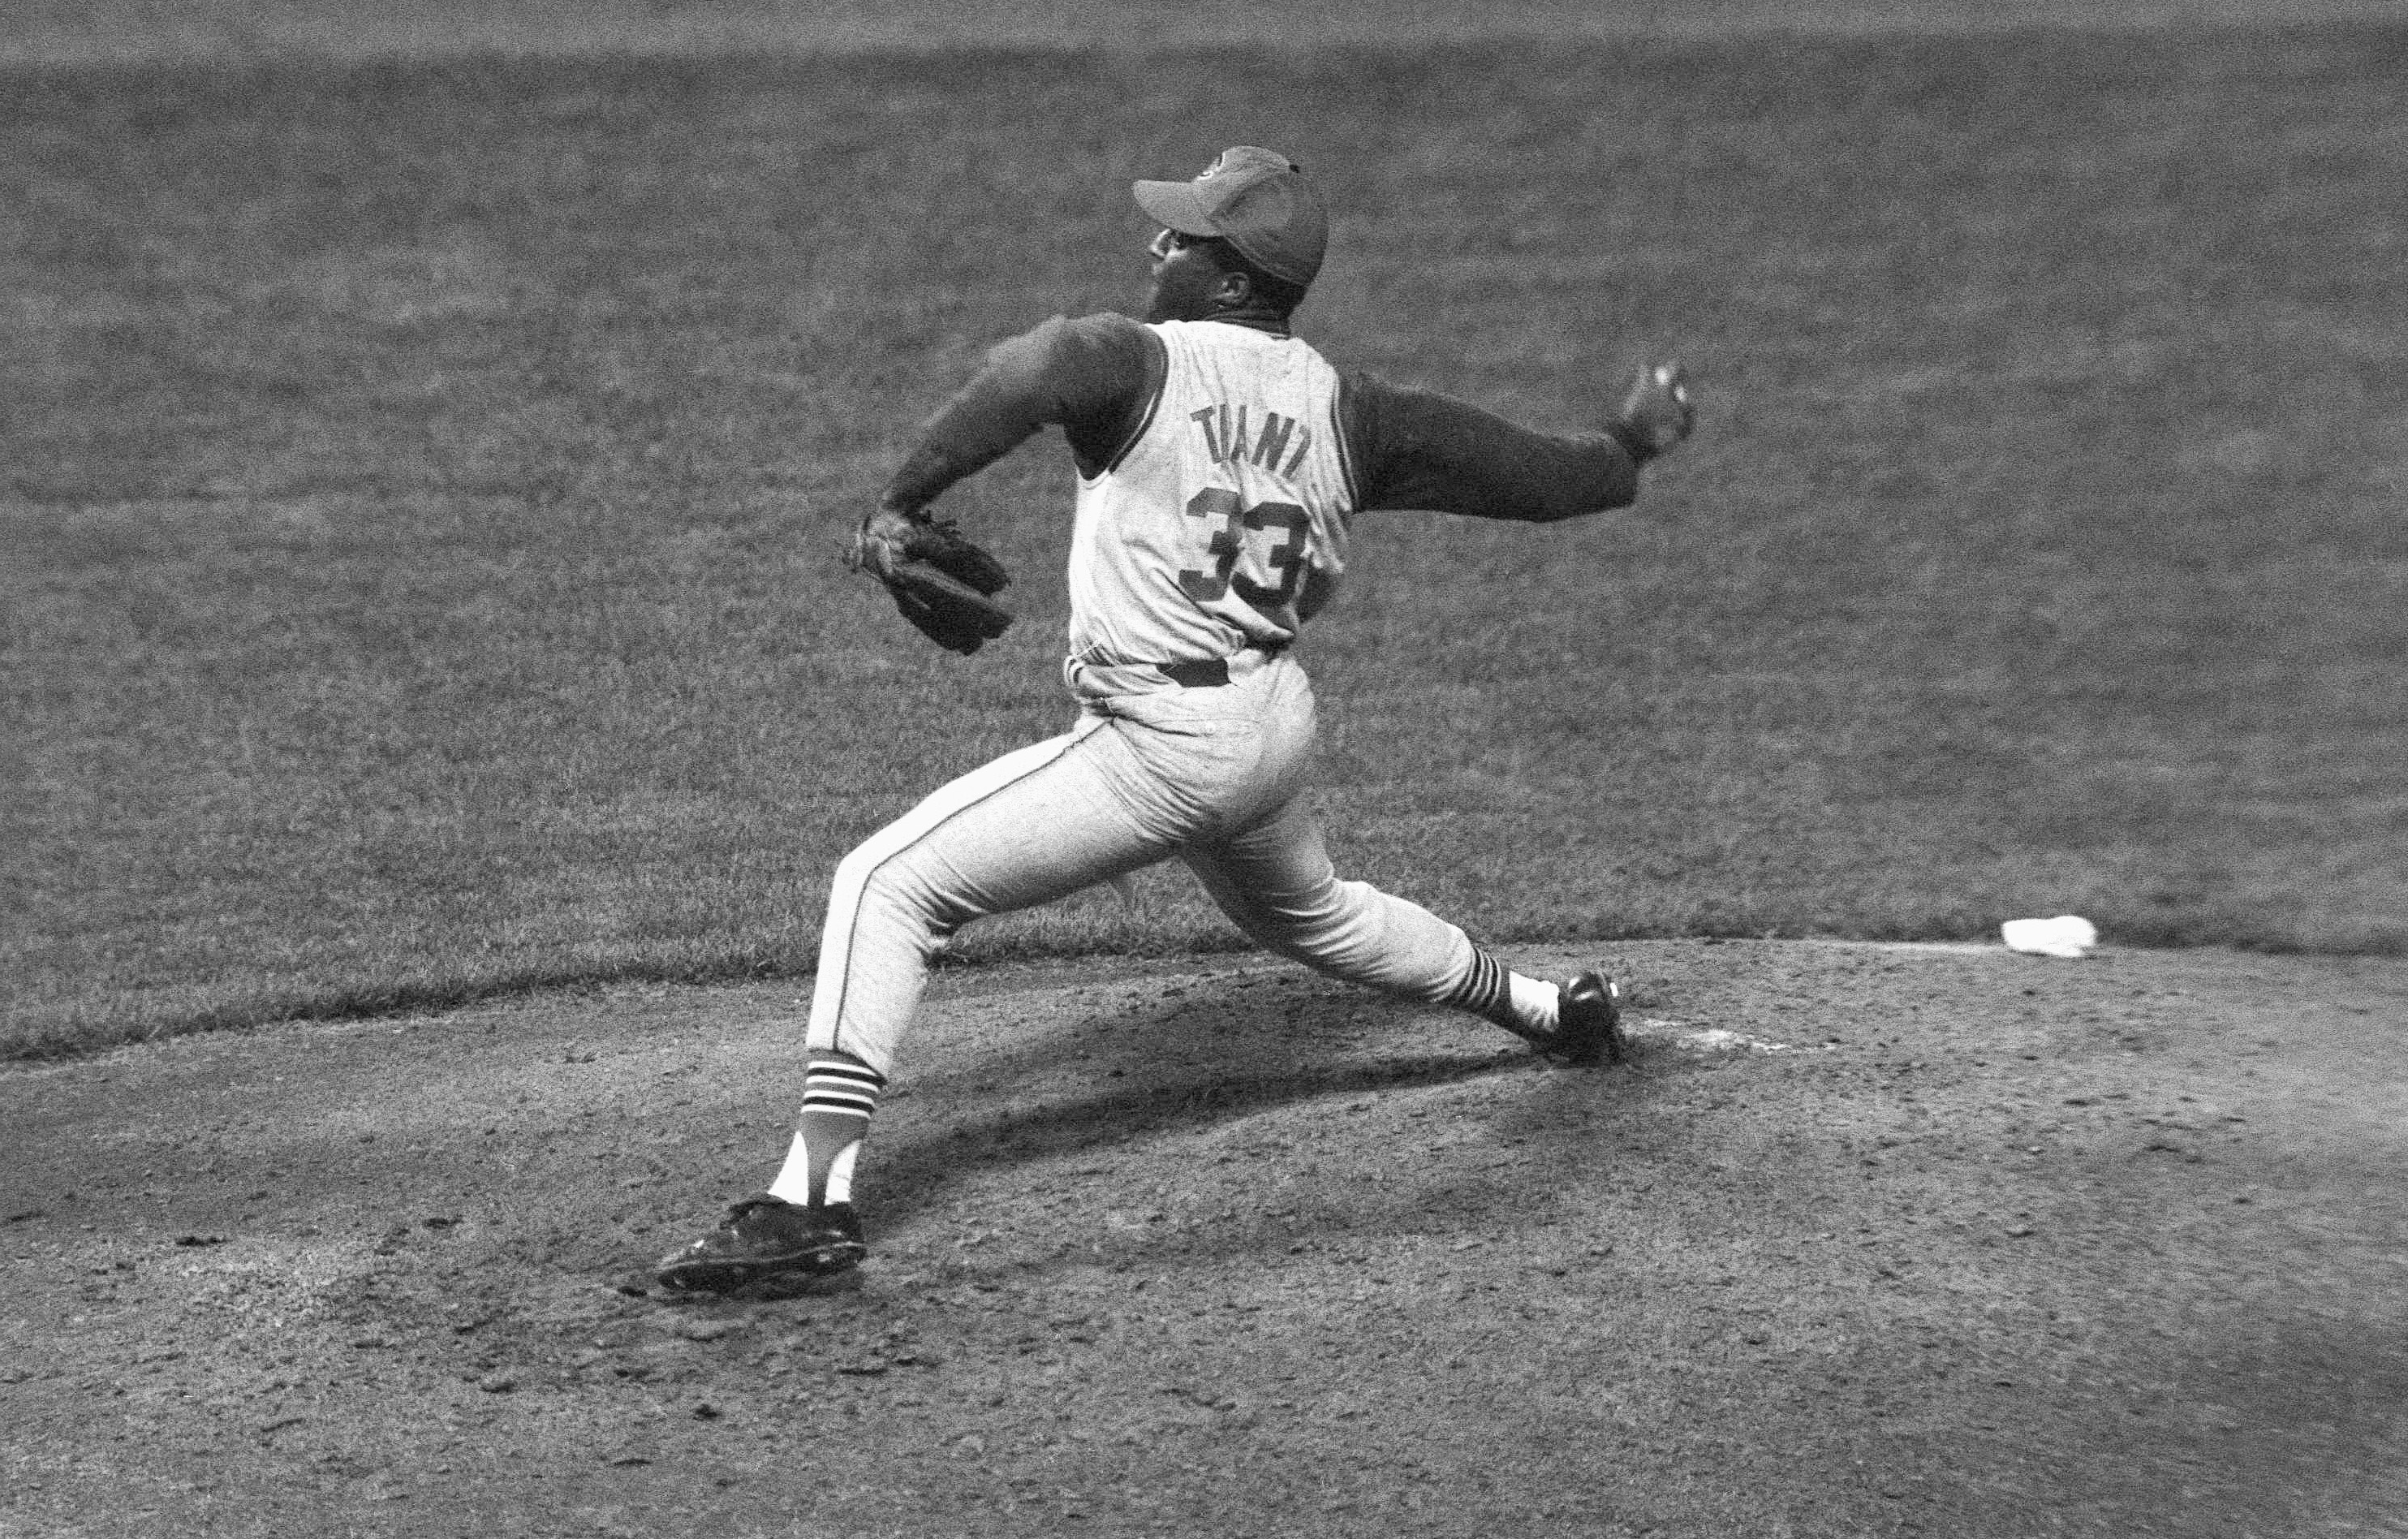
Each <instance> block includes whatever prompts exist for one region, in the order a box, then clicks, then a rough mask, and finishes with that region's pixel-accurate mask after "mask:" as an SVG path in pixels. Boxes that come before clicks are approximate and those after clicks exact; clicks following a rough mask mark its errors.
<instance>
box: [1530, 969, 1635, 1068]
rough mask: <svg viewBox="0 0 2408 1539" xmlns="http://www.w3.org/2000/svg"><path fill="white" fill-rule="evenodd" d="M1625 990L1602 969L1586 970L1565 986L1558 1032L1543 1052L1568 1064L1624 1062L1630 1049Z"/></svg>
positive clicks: (1557, 1020) (1541, 1050) (1558, 1013)
mask: <svg viewBox="0 0 2408 1539" xmlns="http://www.w3.org/2000/svg"><path fill="white" fill-rule="evenodd" d="M1621 997H1622V990H1621V989H1619V988H1617V987H1615V986H1614V983H1613V979H1611V978H1609V977H1607V976H1606V975H1605V974H1604V973H1602V972H1584V973H1582V974H1581V975H1580V976H1579V977H1577V978H1574V979H1573V980H1572V981H1571V982H1570V983H1568V984H1566V985H1564V993H1563V1003H1562V1005H1561V1006H1560V1007H1559V1008H1558V1012H1557V1014H1556V1017H1555V1035H1554V1036H1553V1037H1551V1038H1549V1039H1548V1040H1546V1041H1545V1042H1542V1043H1539V1051H1540V1052H1541V1053H1544V1054H1546V1055H1547V1056H1548V1057H1557V1058H1561V1059H1563V1060H1564V1061H1565V1062H1566V1063H1572V1064H1582V1065H1586V1064H1594V1063H1620V1062H1621V1061H1622V1060H1623V1059H1624V1057H1627V1055H1628V1053H1629V1051H1630V1044H1629V1042H1628V1041H1627V1039H1626V1038H1625V1037H1624V1036H1623V1035H1622V1010H1621V1007H1620V1006H1619V1005H1617V1004H1616V1003H1615V1002H1614V1001H1615V1000H1619V999H1620V998H1621Z"/></svg>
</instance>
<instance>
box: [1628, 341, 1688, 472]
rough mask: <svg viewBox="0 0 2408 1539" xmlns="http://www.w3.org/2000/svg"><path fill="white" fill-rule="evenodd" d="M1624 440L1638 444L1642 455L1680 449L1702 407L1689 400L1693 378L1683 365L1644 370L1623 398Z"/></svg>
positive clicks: (1640, 455)
mask: <svg viewBox="0 0 2408 1539" xmlns="http://www.w3.org/2000/svg"><path fill="white" fill-rule="evenodd" d="M1619 421H1620V423H1621V425H1622V427H1623V428H1624V430H1625V432H1624V435H1623V437H1624V441H1626V442H1628V443H1632V444H1634V445H1635V446H1636V449H1637V453H1638V457H1639V458H1641V459H1653V458H1655V457H1656V455H1658V454H1661V453H1666V452H1667V451H1669V450H1671V449H1675V448H1678V447H1679V446H1680V443H1681V440H1682V439H1685V438H1687V437H1688V436H1689V430H1690V429H1691V428H1693V427H1695V426H1696V425H1697V424H1698V409H1697V407H1696V406H1695V405H1694V404H1692V403H1691V401H1690V399H1689V377H1688V375H1687V373H1686V372H1685V371H1684V370H1683V368H1682V367H1681V366H1680V365H1679V364H1675V363H1662V364H1656V365H1655V366H1653V367H1649V368H1645V369H1642V370H1641V371H1640V375H1639V381H1638V382H1637V383H1636V384H1633V385H1632V386H1631V387H1630V394H1629V395H1627V396H1624V397H1623V398H1622V415H1621V417H1620V419H1619Z"/></svg>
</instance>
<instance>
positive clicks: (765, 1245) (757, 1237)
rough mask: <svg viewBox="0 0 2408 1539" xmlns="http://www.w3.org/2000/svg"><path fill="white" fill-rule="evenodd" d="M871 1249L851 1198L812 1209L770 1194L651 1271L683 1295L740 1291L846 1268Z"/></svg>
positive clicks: (730, 1214)
mask: <svg viewBox="0 0 2408 1539" xmlns="http://www.w3.org/2000/svg"><path fill="white" fill-rule="evenodd" d="M868 1254H869V1247H868V1246H867V1244H863V1243H862V1238H861V1219H860V1218H859V1217H858V1216H857V1215H855V1214H854V1213H853V1204H852V1203H850V1202H831V1203H829V1204H828V1205H827V1206H825V1207H823V1208H807V1207H804V1206H802V1205H800V1204H799V1203H795V1202H789V1201H785V1200H784V1199H783V1198H778V1197H772V1196H770V1195H769V1194H768V1193H767V1192H763V1193H761V1194H760V1195H759V1196H757V1197H748V1198H746V1199H745V1200H744V1201H741V1202H738V1203H737V1204H736V1205H735V1206H734V1207H732V1208H729V1209H728V1210H727V1220H726V1222H724V1223H723V1224H721V1225H720V1226H719V1227H718V1228H717V1229H715V1230H711V1231H710V1233H709V1234H706V1235H704V1236H703V1237H702V1238H701V1239H699V1240H696V1241H695V1243H694V1244H690V1245H688V1246H686V1247H685V1248H684V1249H683V1250H680V1251H673V1252H671V1253H670V1254H668V1255H667V1256H664V1257H662V1258H661V1259H660V1264H659V1265H658V1266H657V1267H655V1268H654V1269H653V1273H652V1274H653V1276H654V1277H655V1278H656V1279H657V1280H658V1281H659V1283H660V1285H661V1286H662V1287H668V1288H675V1289H677V1290H678V1291H679V1292H681V1293H740V1292H743V1291H745V1290H747V1289H750V1288H753V1287H757V1286H759V1285H761V1284H764V1283H781V1282H800V1281H808V1280H809V1279H810V1278H814V1277H827V1276H833V1275H834V1274H835V1273H839V1272H849V1271H851V1270H852V1269H853V1268H854V1267H855V1266H858V1265H859V1264H860V1263H861V1259H862V1258H863V1257H865V1256H867V1255H868Z"/></svg>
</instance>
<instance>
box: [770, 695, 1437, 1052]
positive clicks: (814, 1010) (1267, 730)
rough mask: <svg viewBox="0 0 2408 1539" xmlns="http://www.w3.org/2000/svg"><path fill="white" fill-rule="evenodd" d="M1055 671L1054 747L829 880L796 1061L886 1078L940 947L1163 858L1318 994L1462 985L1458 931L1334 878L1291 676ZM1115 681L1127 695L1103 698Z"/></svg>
mask: <svg viewBox="0 0 2408 1539" xmlns="http://www.w3.org/2000/svg"><path fill="white" fill-rule="evenodd" d="M1069 672H1070V674H1071V679H1072V683H1073V687H1074V688H1076V689H1078V690H1079V692H1080V693H1081V695H1082V710H1081V712H1080V716H1079V720H1078V723H1077V725H1076V726H1073V727H1072V728H1071V729H1070V730H1069V731H1068V732H1067V733H1065V734H1064V735H1062V736H1061V737H1058V738H1054V739H1052V740H1050V741H1045V742H1040V743H1035V744H1032V745H1031V746H1029V747H1027V748H1024V749H1021V750H1019V751H1018V752H1016V753H1011V754H1007V755H1004V756H1003V757H1001V758H999V759H996V761H995V762H993V763H991V764H988V765H986V766H984V767H982V768H981V769H974V770H972V771H970V772H969V773H968V774H967V775H964V776H962V777H961V778H960V779H958V780H956V781H954V782H953V783H952V784H948V785H946V786H944V787H943V788H941V789H939V790H938V791H937V792H935V793H934V794H933V795H931V796H930V797H928V798H927V799H926V800H925V801H923V802H921V803H920V804H919V805H918V806H917V807H915V808H913V809H912V810H911V811H910V812H909V813H905V814H904V815H903V816H902V817H900V818H898V819H896V821H895V822H894V823H892V824H889V825H888V826H887V827H884V828H882V829H881V830H880V831H879V832H878V833H876V834H874V835H872V836H871V837H870V838H869V839H868V840H867V841H865V842H864V843H863V844H862V845H861V847H860V848H858V849H856V850H854V851H853V853H852V854H851V855H849V856H846V857H845V858H844V860H843V861H842V862H841V863H840V864H839V866H838V867H837V872H836V881H835V885H834V886H833V888H832V889H831V891H830V892H829V894H828V912H827V923H826V928H825V929H824V932H823V933H822V936H821V940H820V957H819V976H818V980H817V983H816V984H815V985H814V986H813V990H812V995H811V1014H810V1035H809V1039H808V1044H809V1046H810V1049H811V1050H813V1051H816V1052H826V1051H839V1052H844V1053H849V1054H852V1055H853V1057H858V1058H860V1059H861V1060H862V1061H863V1062H865V1063H867V1064H868V1065H869V1066H870V1067H871V1068H872V1069H874V1070H876V1071H877V1072H879V1073H881V1074H888V1073H891V1072H893V1065H894V1058H895V1051H896V1044H897V1043H899V1042H900V1040H901V1038H902V1035H903V1031H904V1028H905V1027H906V1026H908V1025H909V1024H910V1019H911V1015H912V1013H913V1012H914V1011H915V1010H916V1009H917V1008H918V1006H919V1003H920V996H921V993H922V991H923V989H924V988H925V985H926V981H927V971H928V964H929V961H930V959H931V958H932V957H933V956H935V955H936V953H937V952H938V950H939V948H940V947H942V946H943V944H944V943H945V942H946V940H947V939H948V938H949V937H950V936H952V935H953V932H954V931H956V930H958V929H960V928H962V927H963V926H964V925H966V924H968V923H969V922H970V921H971V920H973V919H977V918H981V917H982V916H984V915H987V914H995V913H1009V912H1011V911H1012V910H1016V909H1025V908H1033V907H1036V906H1037V905H1039V904H1040V903H1049V902H1052V901H1053V900H1054V899H1058V898H1065V897H1068V895H1070V894H1071V893H1074V892H1077V891H1079V890H1081V889H1082V888H1084V887H1089V886H1092V885H1095V884H1097V883H1098V882H1105V881H1109V880H1111V878H1113V877H1116V876H1121V875H1124V874H1125V873H1127V872H1129V871H1133V870H1140V869H1141V868H1143V867H1146V866H1151V865H1153V864H1154V863H1156V862H1157V861H1160V860H1164V859H1167V858H1168V857H1170V856H1179V857H1180V858H1181V859H1183V860H1184V861H1185V862H1186V863H1187V865H1188V867H1189V869H1190V870H1194V871H1195V873H1196V875H1197V878H1198V880H1200V881H1201V882H1202V883H1203V884H1204V888H1205V890H1206V891H1207V892H1209V893H1210V894H1211V896H1212V899H1213V901H1214V902H1216V903H1218V904H1219V905H1220V906H1221V910H1222V912H1223V913H1226V914H1227V915H1228V916H1229V918H1230V919H1231V920H1232V921H1234V922H1235V923H1236V924H1237V925H1238V927H1239V928H1240V929H1242V930H1244V931H1245V932H1246V933H1247V934H1248V935H1249V936H1251V937H1253V938H1254V940H1255V941H1256V942H1259V943H1261V944H1262V945H1264V946H1265V947H1267V948H1269V950H1271V951H1274V952H1277V953H1278V954H1279V955H1281V956H1287V957H1291V958H1293V959H1294V960H1296V961H1298V962H1302V963H1304V964H1306V965H1307V966H1309V967H1312V968H1314V969H1316V970H1318V971H1322V972H1326V973H1328V974H1329V975H1331V976H1332V977H1337V978H1342V979H1345V980H1347V981H1348V982H1350V983H1356V984H1361V985H1366V986H1368V987H1370V988H1375V989H1380V990H1382V991H1383V992H1386V993H1390V994H1395V995H1399V996H1402V997H1404V998H1406V999H1412V1000H1423V1001H1426V1002H1429V1003H1440V1002H1443V1001H1445V1000H1448V999H1449V998H1450V997H1451V996H1453V995H1454V994H1455V992H1456V990H1457V989H1458V988H1459V987H1460V986H1461V985H1463V983H1464V981H1465V980H1466V978H1467V977H1468V976H1469V974H1470V972H1471V971H1472V969H1473V967H1474V965H1475V958H1476V955H1477V954H1476V953H1475V951H1474V949H1473V946H1472V943H1471V941H1470V938H1469V936H1467V935H1465V934H1464V932H1463V931H1462V930H1461V929H1459V928H1456V927H1455V926H1454V925H1451V924H1448V923H1447V922H1446V921H1444V920H1442V919H1441V918H1439V917H1438V916H1437V915H1435V914H1433V913H1429V912H1428V911H1427V910H1426V909H1423V908H1420V907H1418V906H1417V905H1415V904H1412V903H1409V902H1407V901H1405V900H1404V899H1399V898H1393V897H1390V896H1389V895H1388V894H1386V893H1383V892H1382V891H1380V890H1379V889H1378V888H1376V887H1373V886H1371V885H1369V884H1368V883H1362V882H1341V881H1340V880H1338V877H1337V873H1336V872H1335V871H1334V870H1332V868H1331V866H1330V862H1329V855H1328V851H1327V850H1326V848H1325V847H1324V844H1323V841H1322V835H1321V827H1320V825H1319V824H1318V823H1317V822H1316V821H1315V820H1314V818H1313V816H1312V813H1310V812H1309V811H1307V810H1306V808H1305V806H1304V803H1303V797H1302V793H1303V791H1304V788H1305V784H1306V783H1307V781H1308V779H1309V777H1310V775H1311V770H1312V744H1313V733H1314V722H1313V699H1312V683H1311V682H1310V681H1309V680H1308V679H1307V678H1306V677H1305V673H1304V669H1302V668H1301V667H1300V666H1298V665H1297V663H1296V662H1295V661H1294V660H1293V659H1292V658H1289V657H1287V656H1284V655H1277V656H1271V655H1266V654H1261V653H1253V652H1250V653H1244V654H1240V656H1239V657H1237V658H1235V659H1232V661H1231V664H1230V682H1229V683H1226V684H1221V685H1211V686H1205V687H1198V688H1180V687H1176V686H1167V685H1165V684H1163V683H1162V682H1161V679H1160V676H1159V675H1154V674H1152V672H1151V670H1146V669H1085V668H1083V667H1082V665H1078V664H1073V665H1071V667H1070V669H1069ZM1138 673H1143V674H1145V675H1147V676H1148V677H1147V678H1146V680H1145V681H1144V682H1143V683H1142V684H1140V683H1138V681H1136V680H1134V679H1131V678H1129V675H1132V674H1138ZM1114 674H1119V675H1121V676H1122V678H1121V680H1120V681H1118V682H1125V683H1131V684H1132V686H1133V687H1132V688H1131V689H1130V690H1129V691H1128V692H1126V693H1119V692H1114V684H1115V682H1116V681H1115V679H1114V678H1113V675H1114Z"/></svg>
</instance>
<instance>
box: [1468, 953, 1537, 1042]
mask: <svg viewBox="0 0 2408 1539" xmlns="http://www.w3.org/2000/svg"><path fill="white" fill-rule="evenodd" d="M1562 1000H1563V990H1562V989H1561V988H1560V987H1558V986H1557V985H1554V984H1550V983H1545V982H1542V981H1541V980H1540V979H1537V978H1526V977H1524V976H1523V975H1522V974H1520V973H1518V972H1515V971H1512V969H1510V968H1508V967H1506V965H1505V964H1504V963H1502V962H1500V961H1498V959H1497V958H1496V957H1494V956H1490V955H1488V953H1487V952H1486V951H1485V950H1484V949H1483V948H1481V947H1479V946H1474V947H1472V949H1471V971H1469V973H1467V974H1466V975H1465V977H1464V980H1463V982H1462V983H1460V984H1458V985H1455V992H1454V993H1452V994H1450V995H1448V996H1447V997H1446V1001H1445V1002H1446V1003H1448V1004H1451V1005H1455V1006H1456V1007H1457V1008H1459V1009H1463V1010H1469V1011H1470V1012H1471V1013H1472V1014H1475V1015H1479V1016H1483V1017H1484V1018H1485V1019H1488V1020H1490V1021H1494V1022H1495V1023H1496V1024H1497V1025H1498V1026H1501V1027H1503V1028H1505V1029H1506V1030H1508V1031H1511V1032H1512V1033H1514V1034H1515V1035H1517V1036H1524V1037H1527V1036H1529V1035H1531V1034H1532V1033H1533V1032H1537V1033H1540V1034H1544V1033H1546V1032H1549V1031H1553V1030H1554V1029H1555V1022H1556V1020H1557V1019H1558V1006H1559V1005H1560V1003H1561V1002H1562Z"/></svg>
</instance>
